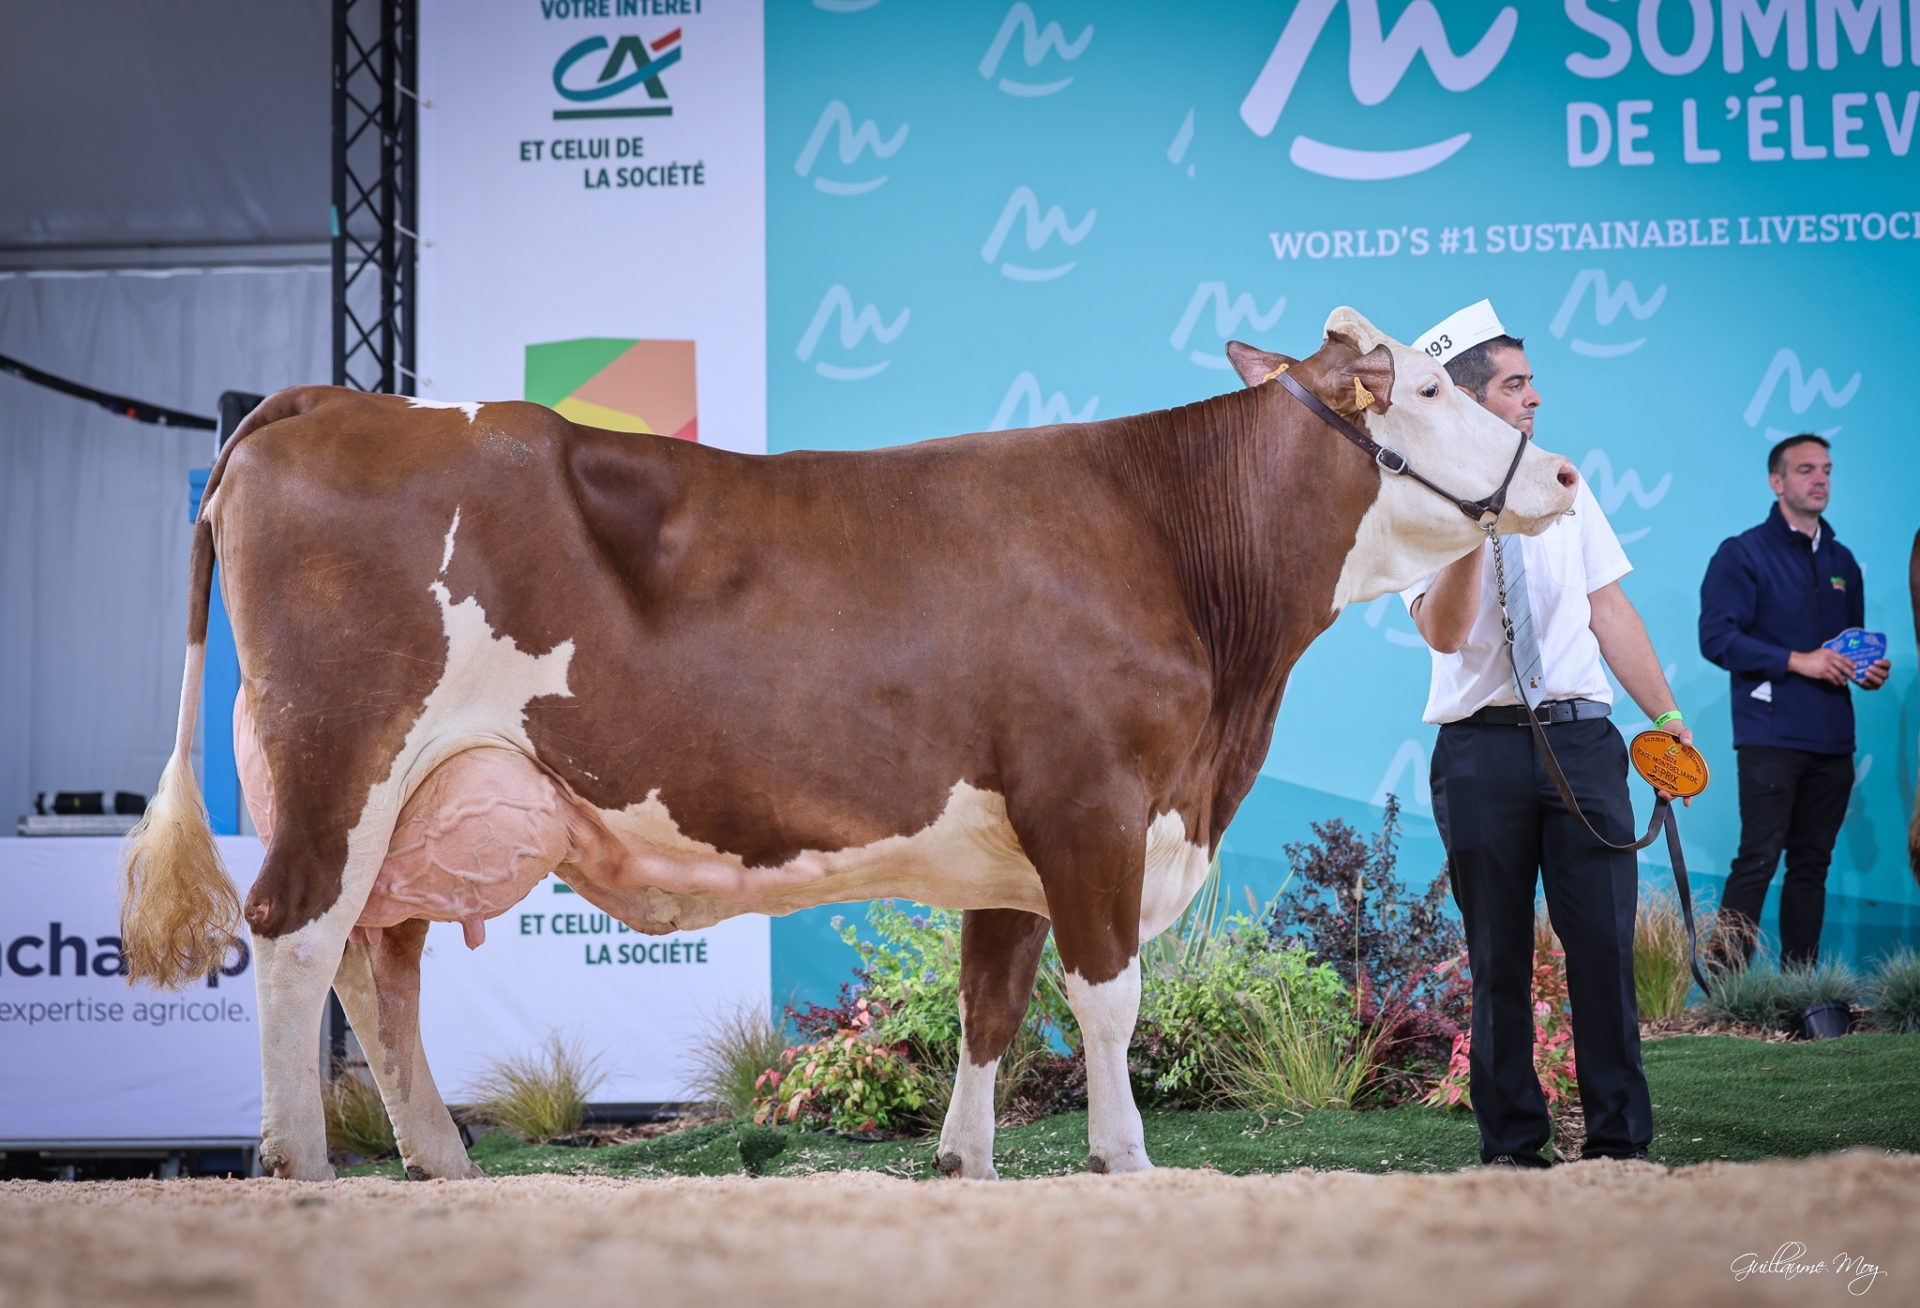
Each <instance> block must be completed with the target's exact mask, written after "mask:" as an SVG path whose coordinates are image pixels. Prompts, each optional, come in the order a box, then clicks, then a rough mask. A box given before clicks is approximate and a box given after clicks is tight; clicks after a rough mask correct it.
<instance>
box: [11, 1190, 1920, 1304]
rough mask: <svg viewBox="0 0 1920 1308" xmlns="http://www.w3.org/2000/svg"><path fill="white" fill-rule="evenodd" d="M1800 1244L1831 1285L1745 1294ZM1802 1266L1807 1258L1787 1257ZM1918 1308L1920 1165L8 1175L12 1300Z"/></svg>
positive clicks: (1811, 1281)
mask: <svg viewBox="0 0 1920 1308" xmlns="http://www.w3.org/2000/svg"><path fill="white" fill-rule="evenodd" d="M1790 1241H1798V1242H1800V1243H1801V1244H1804V1245H1805V1246H1806V1252H1805V1254H1804V1255H1802V1256H1801V1257H1800V1259H1799V1261H1802V1262H1808V1263H1817V1262H1819V1261H1820V1260H1822V1259H1825V1260H1827V1261H1828V1263H1829V1270H1827V1271H1826V1272H1823V1273H1813V1274H1804V1275H1801V1276H1798V1277H1795V1278H1793V1279H1791V1280H1789V1279H1788V1278H1787V1277H1785V1276H1783V1275H1780V1274H1773V1273H1759V1274H1754V1275H1750V1276H1749V1277H1747V1278H1746V1279H1745V1280H1744V1281H1736V1280H1735V1277H1734V1272H1733V1270H1732V1266H1733V1264H1734V1263H1735V1261H1736V1260H1737V1259H1739V1258H1740V1257H1741V1255H1744V1254H1753V1255H1756V1257H1757V1260H1758V1261H1761V1262H1765V1261H1766V1260H1768V1259H1770V1258H1772V1257H1773V1256H1774V1254H1775V1251H1776V1250H1777V1249H1778V1248H1779V1247H1780V1246H1781V1245H1782V1244H1785V1243H1787V1242H1790ZM1790 1252H1791V1251H1790ZM1842 1253H1845V1254H1849V1255H1853V1256H1856V1257H1858V1256H1864V1257H1865V1258H1866V1259H1867V1260H1868V1261H1869V1262H1872V1263H1874V1264H1877V1265H1879V1266H1880V1267H1882V1268H1884V1269H1886V1274H1885V1275H1884V1276H1882V1277H1880V1278H1878V1279H1877V1280H1874V1279H1872V1278H1871V1277H1868V1278H1861V1279H1857V1280H1854V1281H1853V1283H1852V1289H1853V1290H1854V1291H1855V1292H1859V1291H1862V1290H1864V1291H1866V1293H1865V1294H1864V1295H1863V1296H1861V1297H1862V1298H1864V1299H1865V1300H1866V1301H1867V1302H1870V1303H1871V1302H1884V1303H1915V1302H1920V1157H1914V1156H1911V1155H1903V1156H1898V1157H1888V1156H1885V1155H1879V1154H1872V1153H1865V1152H1856V1153H1852V1154H1846V1155H1840V1156H1835V1157H1829V1158H1823V1159H1817V1160H1814V1161H1811V1162H1805V1163H1768V1164H1745V1165H1740V1164H1716V1165H1712V1166H1707V1167H1699V1168H1692V1169H1689V1170H1686V1171H1681V1172H1668V1171H1666V1170H1665V1169H1662V1168H1659V1167H1655V1166H1649V1165H1647V1164H1644V1163H1640V1164H1616V1163H1604V1162H1603V1163H1584V1164H1580V1165H1577V1166H1571V1167H1562V1168H1557V1169H1555V1170H1554V1171H1553V1172H1551V1173H1539V1172H1535V1173H1527V1174H1516V1173H1510V1172H1500V1173H1489V1172H1471V1173H1462V1174H1458V1175H1453V1176H1360V1175H1354V1174H1350V1173H1349V1174H1341V1173H1331V1174H1329V1173H1318V1174H1315V1173H1305V1172H1302V1173H1296V1174H1292V1175H1287V1176H1277V1177H1253V1178H1230V1177H1223V1176H1219V1175H1215V1174H1212V1173H1207V1172H1176V1171H1162V1172H1158V1173H1154V1174H1152V1175H1150V1176H1146V1177H1124V1178H1123V1177H1113V1178H1109V1177H1095V1176H1083V1177H1072V1178H1067V1179H1063V1180H1052V1181H1024V1182H1007V1183H1000V1184H993V1183H985V1184H982V1183H975V1182H943V1183H937V1184H935V1183H928V1184H920V1185H915V1184H911V1183H908V1182H905V1181H898V1180H893V1179H890V1178H887V1177H882V1176H876V1175H872V1174H846V1173H842V1174H836V1175H832V1176H819V1177H813V1178H810V1179H806V1180H763V1181H755V1180H749V1179H746V1178H725V1179H716V1180H666V1181H611V1180H602V1179H586V1178H570V1177H552V1176H545V1177H525V1178H517V1179H510V1180H496V1181H470V1182H452V1183H448V1182H432V1183H428V1184H415V1185H407V1184H396V1183H392V1182H387V1181H371V1180H353V1181H339V1182H333V1183H330V1184H326V1185H300V1184H292V1183H284V1182H272V1181H166V1182H160V1181H131V1182H120V1183H100V1184H65V1185H55V1184H44V1183H36V1182H13V1183H8V1184H5V1185H0V1305H5V1308H15V1306H16V1305H19V1306H25V1305H42V1304H90V1305H91V1304H122V1303H129V1304H131V1303H138V1304H256V1303H258V1304H274V1305H282V1304H285V1305H309V1304H310V1305H316V1306H318V1305H328V1306H329V1308H333V1306H335V1305H342V1304H345V1305H362V1304H374V1305H382V1306H384V1305H404V1306H405V1308H425V1306H427V1305H438V1304H449V1305H454V1304H458V1305H462V1306H463V1308H467V1306H471V1308H482V1306H484V1305H493V1304H526V1303H538V1304H562V1305H567V1308H586V1306H591V1305H598V1304H608V1305H614V1304H618V1305H621V1306H622V1308H630V1306H632V1305H645V1306H646V1308H654V1306H656V1305H662V1306H664V1305H679V1304H687V1305H698V1306H699V1308H728V1306H730V1305H733V1304H743V1303H753V1304H764V1305H769V1306H770V1308H786V1306H787V1305H804V1304H833V1305H836V1308H845V1306H846V1305H894V1304H953V1305H965V1306H966V1308H981V1306H982V1305H1000V1304H1006V1305H1016V1304H1035V1305H1045V1308H1064V1306H1065V1305H1072V1304H1082V1303H1085V1304H1096V1305H1099V1306H1100V1308H1120V1306H1121V1305H1133V1304H1182V1305H1185V1304H1196V1305H1199V1304H1204V1305H1209V1306H1210V1308H1211V1306H1212V1305H1230V1304H1262V1305H1266V1304H1278V1303H1286V1304H1288V1305H1294V1304H1321V1303H1326V1304H1336V1303H1337V1304H1342V1305H1356V1304H1357V1305H1374V1304H1382V1305H1387V1304H1391V1305H1417V1306H1418V1308H1429V1305H1439V1304H1455V1303H1457V1304H1471V1305H1475V1308H1489V1306H1490V1305H1498V1304H1527V1305H1552V1308H1568V1306H1571V1305H1584V1304H1606V1305H1623V1304H1624V1305H1631V1308H1645V1306H1647V1305H1654V1304H1683V1303H1684V1304H1689V1305H1692V1304H1742V1305H1745V1304H1772V1303H1794V1304H1801V1303H1833V1304H1841V1303H1853V1302H1859V1301H1860V1300H1859V1299H1857V1298H1855V1297H1854V1296H1852V1295H1850V1294H1849V1293H1848V1290H1849V1286H1848V1280H1849V1277H1848V1276H1846V1275H1841V1274H1837V1273H1836V1272H1835V1271H1834V1270H1833V1269H1832V1266H1831V1264H1832V1262H1833V1260H1834V1259H1835V1258H1836V1257H1837V1256H1838V1255H1840V1254H1842Z"/></svg>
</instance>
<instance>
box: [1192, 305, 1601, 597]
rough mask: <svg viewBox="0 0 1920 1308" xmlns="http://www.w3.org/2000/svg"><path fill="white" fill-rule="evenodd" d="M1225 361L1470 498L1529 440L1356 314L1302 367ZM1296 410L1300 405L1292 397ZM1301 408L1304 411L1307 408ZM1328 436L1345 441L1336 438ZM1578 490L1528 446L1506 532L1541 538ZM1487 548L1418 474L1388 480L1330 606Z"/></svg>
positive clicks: (1571, 477) (1241, 352)
mask: <svg viewBox="0 0 1920 1308" xmlns="http://www.w3.org/2000/svg"><path fill="white" fill-rule="evenodd" d="M1227 355H1228V357H1229V358H1231V359H1232V360H1233V366H1234V369H1235V370H1236V371H1237V372H1238V373H1239V374H1240V378H1241V380H1242V381H1244V382H1245V383H1246V384H1247V385H1248V386H1260V385H1265V384H1269V383H1270V382H1271V380H1272V378H1273V377H1274V376H1275V375H1276V372H1277V370H1279V369H1281V368H1285V369H1286V370H1287V371H1288V373H1289V375H1291V376H1292V377H1294V378H1295V379H1296V380H1298V381H1299V382H1300V383H1301V384H1302V385H1303V386H1306V387H1307V388H1308V389H1309V390H1311V391H1312V392H1313V393H1314V394H1315V395H1317V396H1318V397H1319V398H1320V399H1321V400H1322V401H1323V402H1324V403H1326V404H1327V405H1328V406H1329V407H1330V408H1332V409H1333V410H1335V411H1336V412H1337V413H1339V414H1340V415H1341V416H1342V417H1344V418H1346V419H1347V420H1348V421H1350V422H1352V423H1354V424H1355V425H1356V426H1359V427H1361V428H1363V429H1364V430H1365V431H1366V432H1367V434H1368V435H1370V436H1371V437H1373V439H1374V440H1376V441H1378V442H1379V443H1380V444H1382V445H1386V446H1390V447H1392V448H1393V449H1396V450H1398V451H1400V452H1401V453H1402V454H1404V455H1406V457H1407V460H1408V462H1409V463H1410V464H1411V465H1412V467H1413V468H1414V469H1415V470H1417V471H1418V472H1419V473H1420V474H1421V475H1422V476H1424V477H1426V478H1427V479H1428V480H1430V481H1433V482H1435V483H1437V484H1438V485H1440V486H1442V487H1444V488H1445V489H1446V490H1448V491H1450V492H1452V493H1453V494H1454V495H1458V496H1461V497H1463V498H1466V499H1469V500H1477V499H1480V498H1482V497H1484V496H1486V495H1489V494H1491V493H1492V492H1493V490H1494V489H1495V488H1496V487H1498V486H1499V485H1500V480H1501V478H1503V477H1505V476H1506V475H1507V468H1508V466H1509V465H1510V464H1511V463H1512V462H1513V455H1514V450H1515V449H1516V448H1518V446H1519V442H1520V441H1521V439H1522V437H1521V434H1520V433H1519V432H1518V431H1516V430H1514V429H1513V428H1512V427H1509V426H1508V425H1507V424H1506V423H1504V422H1502V421H1501V420H1500V419H1498V418H1496V417H1494V416H1493V415H1492V414H1491V413H1489V412H1487V410H1485V409H1483V408H1482V407H1480V404H1479V402H1478V401H1477V400H1475V399H1474V397H1473V395H1472V394H1471V393H1470V392H1468V391H1465V390H1462V389H1460V388H1459V387H1457V386H1455V385H1454V384H1453V379H1452V378H1451V377H1449V376H1448V375H1447V370H1446V368H1445V367H1443V366H1442V365H1441V364H1439V363H1436V362H1435V361H1434V360H1432V359H1430V358H1428V357H1427V356H1426V355H1424V354H1422V353H1420V352H1419V351H1417V350H1412V349H1409V348H1407V347H1406V346H1404V345H1402V344H1401V343H1400V342H1398V341H1396V340H1394V339H1393V338H1391V337H1389V336H1387V335H1386V334H1385V333H1384V332H1382V331H1380V330H1379V329H1378V328H1376V327H1375V326H1374V325H1373V324H1372V323H1370V322H1368V321H1367V320H1366V318H1364V317H1363V316H1361V314H1360V313H1359V312H1357V311H1356V310H1353V309H1349V308H1345V307H1342V308H1338V309H1335V310H1334V311H1333V313H1332V314H1331V315H1329V317H1328V318H1327V326H1326V342H1325V343H1324V344H1323V345H1322V346H1321V347H1320V349H1319V350H1317V351H1316V352H1314V354H1312V355H1311V356H1310V357H1308V358H1306V359H1291V358H1288V357H1287V356H1286V355H1283V354H1269V353H1267V352H1266V351H1264V350H1256V349H1254V348H1253V347H1252V346H1250V345H1243V344H1241V343H1240V342H1239V341H1229V342H1228V343H1227ZM1356 383H1357V385H1356ZM1288 402H1289V403H1292V404H1296V405H1298V401H1296V400H1293V399H1292V398H1291V397H1289V399H1288ZM1299 408H1300V411H1301V412H1302V413H1303V414H1305V413H1307V410H1306V408H1305V406H1304V405H1299ZM1315 421H1317V419H1316V420H1315ZM1321 425H1322V426H1323V427H1324V426H1325V425H1324V424H1321ZM1326 435H1327V438H1328V439H1329V440H1342V439H1344V438H1343V437H1341V436H1340V435H1339V434H1338V433H1336V432H1334V431H1332V430H1331V429H1327V431H1326ZM1578 482H1579V477H1578V474H1576V473H1575V472H1574V469H1573V465H1572V464H1570V463H1568V462H1567V460H1566V459H1564V458H1562V457H1561V456H1560V455H1558V454H1549V453H1548V452H1547V451H1545V450H1542V449H1539V448H1538V447H1536V446H1534V445H1532V444H1531V443H1530V442H1529V443H1528V445H1527V448H1526V450H1525V452H1524V453H1523V454H1522V455H1521V458H1520V466H1519V467H1518V468H1516V469H1515V470H1514V474H1513V481H1512V482H1511V483H1510V484H1509V486H1508V488H1507V502H1506V507H1505V509H1504V510H1503V511H1502V512H1501V514H1500V518H1499V522H1498V528H1499V530H1500V532H1501V533H1502V534H1509V533H1515V534H1520V535H1527V536H1536V535H1538V534H1539V533H1541V532H1543V531H1545V530H1546V529H1547V528H1548V527H1549V526H1551V525H1552V524H1553V523H1554V521H1555V520H1556V519H1557V518H1559V517H1560V516H1561V515H1562V514H1564V513H1565V512H1566V511H1567V510H1568V509H1569V508H1570V507H1572V505H1573V495H1574V488H1575V486H1576V485H1578ZM1485 539H1486V537H1485V534H1484V533H1483V532H1482V531H1481V530H1480V528H1479V527H1478V526H1476V525H1475V524H1474V523H1473V522H1472V521H1471V520H1469V519H1468V518H1467V516H1466V515H1465V514H1464V513H1462V512H1461V511H1460V510H1459V508H1457V507H1456V506H1455V505H1454V503H1453V502H1452V501H1451V500H1448V499H1445V498H1442V497H1441V496H1439V495H1437V494H1435V493H1434V492H1433V491H1431V490H1429V489H1427V488H1426V487H1425V486H1422V485H1421V484H1420V483H1419V482H1417V481H1414V480H1413V479H1412V478H1411V477H1402V476H1395V475H1393V474H1390V473H1384V472H1383V473H1382V474H1381V478H1380V493H1379V496H1378V498H1377V499H1375V501H1374V504H1373V507H1372V508H1371V509H1369V510H1368V512H1367V515H1366V517H1365V518H1364V519H1363V520H1362V522H1361V524H1360V530H1359V534H1358V536H1357V538H1356V539H1355V541H1354V548H1353V551H1352V553H1351V554H1350V555H1349V557H1348V561H1347V566H1346V568H1345V570H1344V571H1343V572H1342V574H1341V578H1340V585H1339V588H1338V590H1337V592H1336V594H1335V596H1334V607H1335V608H1336V609H1338V608H1339V607H1340V606H1342V605H1345V604H1349V603H1352V602H1354V601H1356V600H1368V599H1372V598H1373V597H1375V596H1377V595H1383V594H1386V593H1387V592H1389V591H1397V590H1404V589H1405V588H1406V587H1408V586H1410V585H1412V584H1413V583H1414V582H1416V581H1418V580H1420V579H1421V578H1422V577H1426V576H1429V575H1431V574H1432V573H1434V572H1437V571H1439V569H1441V568H1442V567H1445V566H1446V565H1447V564H1448V563H1451V562H1452V561H1453V560H1455V559H1457V558H1459V557H1460V556H1461V555H1463V554H1465V553H1467V552H1468V551H1469V550H1471V549H1473V548H1474V547H1475V546H1476V545H1478V544H1479V543H1480V542H1481V541H1483V540H1485Z"/></svg>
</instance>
